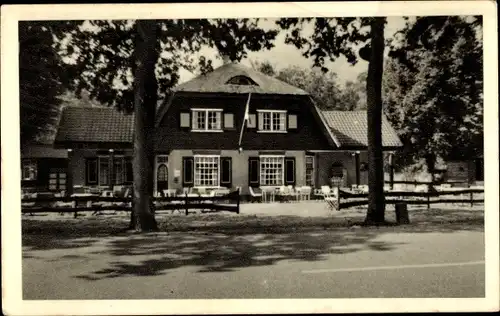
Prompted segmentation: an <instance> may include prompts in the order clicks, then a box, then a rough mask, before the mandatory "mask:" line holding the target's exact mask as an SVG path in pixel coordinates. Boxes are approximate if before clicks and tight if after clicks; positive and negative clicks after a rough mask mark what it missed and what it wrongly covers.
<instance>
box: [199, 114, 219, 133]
mask: <svg viewBox="0 0 500 316" xmlns="http://www.w3.org/2000/svg"><path fill="white" fill-rule="evenodd" d="M192 114H193V115H192V128H193V131H198V132H210V131H212V132H214V131H216V132H221V131H222V109H192Z"/></svg>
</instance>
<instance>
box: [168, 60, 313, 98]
mask: <svg viewBox="0 0 500 316" xmlns="http://www.w3.org/2000/svg"><path fill="white" fill-rule="evenodd" d="M237 76H244V77H248V78H250V79H251V81H253V82H254V83H255V84H256V85H235V84H228V83H227V82H228V81H229V80H230V79H231V78H234V77H237ZM173 91H174V92H180V91H184V92H204V93H249V92H252V93H260V94H288V95H308V93H307V92H306V91H304V90H302V89H299V88H297V87H294V86H292V85H289V84H288V83H285V82H283V81H281V80H278V79H276V78H273V77H270V76H267V75H265V74H263V73H261V72H259V71H256V70H253V69H251V68H248V67H245V66H243V65H240V64H236V63H228V64H225V65H223V66H221V67H219V68H216V69H214V70H213V71H212V72H210V73H208V74H206V75H201V76H198V77H196V78H194V79H192V80H190V81H187V82H185V83H182V84H180V85H178V86H177V87H175V88H173Z"/></svg>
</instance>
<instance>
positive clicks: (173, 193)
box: [163, 189, 177, 197]
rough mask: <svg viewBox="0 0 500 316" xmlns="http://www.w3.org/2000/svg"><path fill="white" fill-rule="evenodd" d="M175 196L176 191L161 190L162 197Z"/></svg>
mask: <svg viewBox="0 0 500 316" xmlns="http://www.w3.org/2000/svg"><path fill="white" fill-rule="evenodd" d="M176 195H177V190H176V189H167V190H163V196H166V197H175V196H176Z"/></svg>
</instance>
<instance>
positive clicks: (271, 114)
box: [258, 111, 286, 132]
mask: <svg viewBox="0 0 500 316" xmlns="http://www.w3.org/2000/svg"><path fill="white" fill-rule="evenodd" d="M258 112H259V131H263V132H286V111H258Z"/></svg>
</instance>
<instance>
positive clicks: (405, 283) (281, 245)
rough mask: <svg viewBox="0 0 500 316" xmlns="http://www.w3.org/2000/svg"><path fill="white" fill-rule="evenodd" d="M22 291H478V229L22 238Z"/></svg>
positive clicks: (412, 294)
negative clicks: (436, 231) (433, 231)
mask: <svg viewBox="0 0 500 316" xmlns="http://www.w3.org/2000/svg"><path fill="white" fill-rule="evenodd" d="M23 242H24V244H23V245H24V248H23V249H24V251H23V257H24V258H23V289H24V292H23V297H24V299H168V298H176V299H186V298H193V299H194V298H197V299H198V298H201V299H207V298H368V297H373V298H381V297H386V298H395V297H408V298H423V297H483V296H484V283H485V276H484V234H483V233H482V232H478V231H457V232H447V233H411V234H410V233H401V232H400V233H396V232H385V233H384V232H383V231H382V230H376V229H371V230H365V229H358V230H352V229H351V230H349V229H339V230H335V231H321V232H300V233H293V234H252V235H243V236H241V235H224V234H209V235H208V234H195V233H170V234H166V233H162V234H158V235H156V236H137V235H134V236H124V237H113V238H111V237H106V238H81V239H66V238H59V239H54V238H48V237H44V236H29V237H25V239H24V241H23Z"/></svg>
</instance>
